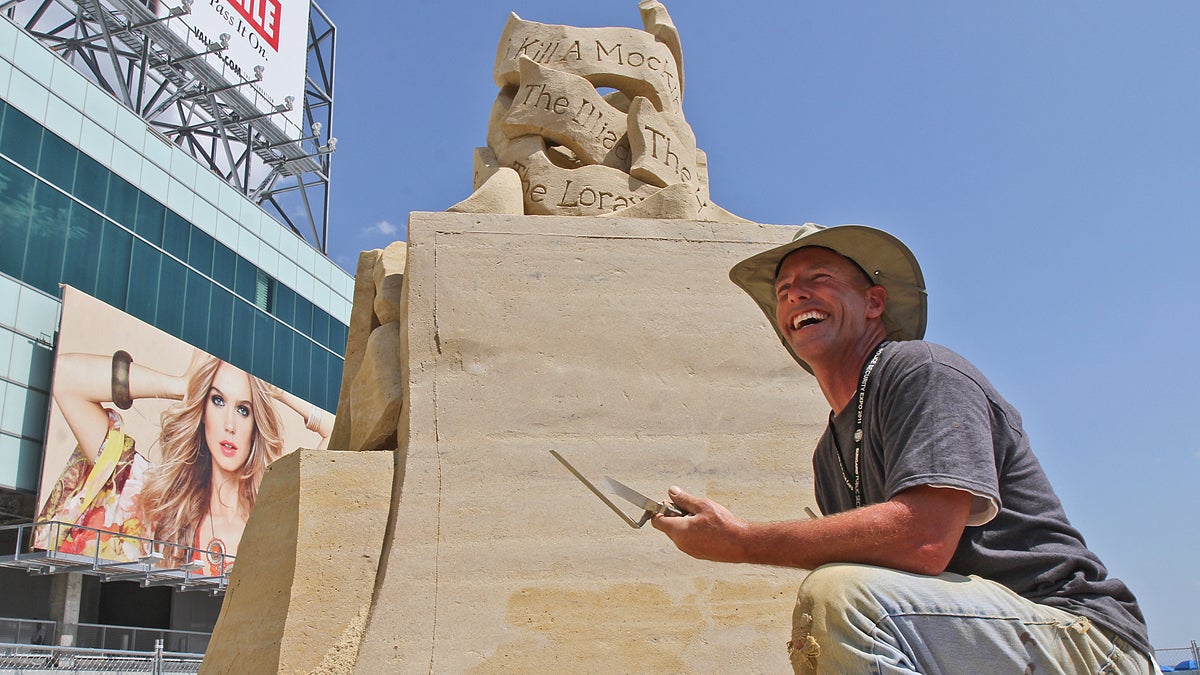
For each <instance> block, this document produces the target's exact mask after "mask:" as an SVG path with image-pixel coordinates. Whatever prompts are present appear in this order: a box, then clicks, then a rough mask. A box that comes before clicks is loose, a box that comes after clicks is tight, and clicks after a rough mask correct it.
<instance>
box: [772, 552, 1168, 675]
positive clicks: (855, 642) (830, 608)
mask: <svg viewBox="0 0 1200 675" xmlns="http://www.w3.org/2000/svg"><path fill="white" fill-rule="evenodd" d="M789 648H790V651H791V658H792V665H793V667H794V668H795V670H796V672H797V673H811V672H821V673H864V672H868V673H906V672H919V673H928V674H930V675H932V674H934V673H966V672H994V673H1148V672H1150V665H1149V661H1148V660H1147V659H1146V657H1145V656H1143V655H1141V654H1139V653H1137V652H1135V651H1133V650H1131V649H1130V648H1129V647H1128V646H1127V645H1126V644H1125V643H1124V641H1123V640H1121V639H1120V638H1114V637H1113V636H1111V635H1110V634H1108V632H1107V631H1104V630H1102V629H1100V628H1099V627H1097V626H1095V625H1093V624H1092V622H1091V621H1089V620H1088V619H1087V618H1084V617H1079V616H1075V615H1072V614H1070V613H1068V612H1064V611H1062V610H1059V609H1055V608H1053V607H1047V606H1045V605H1039V604H1037V603H1034V602H1031V601H1029V600H1026V599H1024V598H1022V597H1020V596H1019V595H1017V594H1015V593H1013V592H1012V591H1010V590H1009V589H1007V588H1005V587H1004V586H1002V585H1000V584H997V583H994V582H991V581H988V580H986V579H981V578H979V577H965V576H961V575H958V574H950V573H947V574H942V575H940V576H936V577H930V576H923V575H919V574H910V573H907V572H899V571H897V570H891V569H886V568H879V567H870V566H867V565H849V564H835V565H826V566H823V567H820V568H818V569H816V570H814V571H813V572H812V573H811V574H809V576H808V578H807V579H806V580H805V581H804V584H803V585H801V587H800V592H799V594H798V596H797V599H796V610H795V613H794V614H793V621H792V642H791V643H789Z"/></svg>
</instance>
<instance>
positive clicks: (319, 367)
mask: <svg viewBox="0 0 1200 675" xmlns="http://www.w3.org/2000/svg"><path fill="white" fill-rule="evenodd" d="M311 363H312V370H311V371H310V372H311V375H312V376H311V378H310V379H309V385H308V386H309V392H310V397H309V399H308V400H310V401H312V402H313V403H316V404H317V405H319V406H321V407H322V408H323V407H325V406H324V405H323V404H324V403H325V389H326V387H327V386H328V384H329V352H327V351H325V350H324V349H321V348H320V347H318V346H314V347H313V352H312V362H311Z"/></svg>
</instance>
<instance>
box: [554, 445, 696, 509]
mask: <svg viewBox="0 0 1200 675" xmlns="http://www.w3.org/2000/svg"><path fill="white" fill-rule="evenodd" d="M550 454H551V455H554V459H557V460H558V461H559V462H561V463H562V465H563V466H565V467H567V471H570V472H571V475H573V476H575V477H576V478H578V479H579V482H581V483H583V484H584V485H586V486H587V488H588V489H589V490H591V491H592V493H593V494H595V495H596V496H597V497H599V498H600V501H602V502H604V503H605V504H607V505H608V508H610V509H612V510H613V512H614V513H616V514H617V515H618V516H620V517H621V520H623V521H625V524H627V525H629V526H630V527H633V528H639V527H641V526H643V525H645V524H646V522H647V521H649V520H650V519H651V518H653V517H654V516H656V515H658V514H662V515H666V516H685V515H687V513H686V512H684V511H683V510H682V509H680V508H679V507H677V506H675V505H674V504H672V503H670V502H656V501H654V500H653V499H650V498H649V497H647V496H645V495H643V494H642V493H640V492H638V491H637V490H634V489H632V488H629V487H627V486H625V485H624V484H622V483H620V482H618V481H615V480H613V479H612V478H609V477H608V476H605V477H604V480H603V481H602V483H603V484H604V487H606V488H608V489H609V490H611V491H612V492H614V493H615V494H617V495H619V496H621V497H622V498H624V499H626V500H628V501H630V502H632V503H633V504H635V505H637V506H638V507H640V508H641V509H643V511H644V512H643V513H642V517H641V518H640V519H638V520H634V519H633V518H630V517H629V515H628V514H626V513H625V512H624V511H622V510H621V509H620V508H619V507H618V506H617V505H616V504H614V503H613V502H612V500H611V499H609V498H608V496H607V495H605V494H604V493H603V492H601V491H600V490H599V489H597V488H596V486H595V485H592V482H591V481H590V480H588V479H587V478H584V476H583V474H581V473H579V471H577V470H576V469H575V467H573V466H571V463H570V462H568V461H567V460H566V458H565V457H563V456H562V455H560V454H558V452H556V451H554V450H551V451H550Z"/></svg>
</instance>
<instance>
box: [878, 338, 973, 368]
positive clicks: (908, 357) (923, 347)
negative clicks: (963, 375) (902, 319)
mask: <svg viewBox="0 0 1200 675" xmlns="http://www.w3.org/2000/svg"><path fill="white" fill-rule="evenodd" d="M885 354H886V355H887V356H888V360H889V361H893V362H896V363H903V364H908V365H914V366H917V365H922V364H926V363H940V364H943V365H947V366H951V367H955V368H958V367H963V366H965V367H967V368H970V369H971V370H975V366H973V365H971V362H970V361H967V359H966V358H964V357H963V356H962V355H961V354H959V353H958V352H956V351H954V350H953V349H950V348H949V347H946V346H943V345H940V344H937V343H936V342H928V341H926V340H898V341H896V342H892V343H890V344H889V345H888V349H887V350H886V352H885Z"/></svg>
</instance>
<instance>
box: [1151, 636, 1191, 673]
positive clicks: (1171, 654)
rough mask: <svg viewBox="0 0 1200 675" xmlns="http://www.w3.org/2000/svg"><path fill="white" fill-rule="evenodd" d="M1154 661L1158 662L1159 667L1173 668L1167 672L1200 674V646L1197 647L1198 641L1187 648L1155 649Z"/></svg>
mask: <svg viewBox="0 0 1200 675" xmlns="http://www.w3.org/2000/svg"><path fill="white" fill-rule="evenodd" d="M1154 660H1155V661H1158V665H1160V666H1162V667H1163V668H1171V670H1170V671H1166V672H1176V673H1196V672H1200V646H1197V645H1196V641H1195V640H1192V644H1190V645H1188V646H1187V647H1176V648H1170V649H1155V650H1154Z"/></svg>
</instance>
